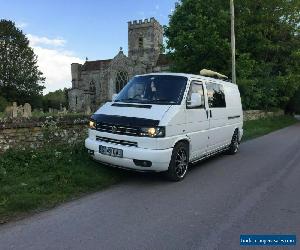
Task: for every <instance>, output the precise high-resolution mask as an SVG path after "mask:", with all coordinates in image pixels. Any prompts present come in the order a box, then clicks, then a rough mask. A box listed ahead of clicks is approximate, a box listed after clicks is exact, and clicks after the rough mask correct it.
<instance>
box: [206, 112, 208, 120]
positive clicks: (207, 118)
mask: <svg viewBox="0 0 300 250" xmlns="http://www.w3.org/2000/svg"><path fill="white" fill-rule="evenodd" d="M206 118H207V119H208V110H206Z"/></svg>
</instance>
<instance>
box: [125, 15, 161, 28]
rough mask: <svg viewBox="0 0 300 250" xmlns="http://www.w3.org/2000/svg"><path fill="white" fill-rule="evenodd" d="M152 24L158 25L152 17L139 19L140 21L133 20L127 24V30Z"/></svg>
mask: <svg viewBox="0 0 300 250" xmlns="http://www.w3.org/2000/svg"><path fill="white" fill-rule="evenodd" d="M150 23H151V24H152V23H158V21H156V19H155V18H154V17H151V18H150V19H148V18H146V19H144V20H143V19H140V20H133V21H129V22H128V27H129V28H136V27H137V26H140V25H145V24H150ZM158 24H159V23H158Z"/></svg>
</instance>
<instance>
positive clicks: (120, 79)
mask: <svg viewBox="0 0 300 250" xmlns="http://www.w3.org/2000/svg"><path fill="white" fill-rule="evenodd" d="M127 82H128V73H127V72H125V71H119V72H118V73H117V77H116V93H119V92H120V91H121V89H122V88H123V87H124V86H125V85H126V83H127Z"/></svg>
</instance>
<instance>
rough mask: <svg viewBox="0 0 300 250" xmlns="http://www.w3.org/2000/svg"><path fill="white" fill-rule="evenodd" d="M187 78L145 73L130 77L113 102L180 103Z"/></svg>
mask: <svg viewBox="0 0 300 250" xmlns="http://www.w3.org/2000/svg"><path fill="white" fill-rule="evenodd" d="M186 83H187V78H186V77H183V76H173V75H146V76H136V77H134V78H132V79H131V80H130V81H129V82H128V83H127V84H126V86H125V87H124V88H123V89H122V90H121V92H120V93H119V94H118V96H117V98H116V100H115V102H126V103H130V102H134V103H148V104H166V105H170V104H180V102H181V100H182V96H183V93H184V90H185V86H186Z"/></svg>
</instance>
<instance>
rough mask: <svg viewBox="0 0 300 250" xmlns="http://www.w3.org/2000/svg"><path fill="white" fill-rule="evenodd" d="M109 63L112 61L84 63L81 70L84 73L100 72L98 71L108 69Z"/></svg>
mask: <svg viewBox="0 0 300 250" xmlns="http://www.w3.org/2000/svg"><path fill="white" fill-rule="evenodd" d="M111 61H112V59H107V60H97V61H86V62H85V63H84V64H83V68H82V70H85V71H92V70H100V69H103V68H106V67H108V66H109V64H110V62H111Z"/></svg>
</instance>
